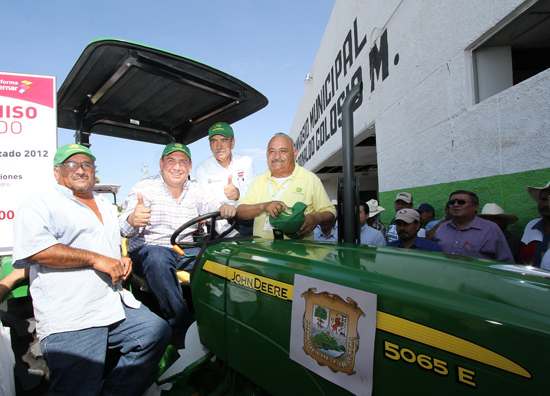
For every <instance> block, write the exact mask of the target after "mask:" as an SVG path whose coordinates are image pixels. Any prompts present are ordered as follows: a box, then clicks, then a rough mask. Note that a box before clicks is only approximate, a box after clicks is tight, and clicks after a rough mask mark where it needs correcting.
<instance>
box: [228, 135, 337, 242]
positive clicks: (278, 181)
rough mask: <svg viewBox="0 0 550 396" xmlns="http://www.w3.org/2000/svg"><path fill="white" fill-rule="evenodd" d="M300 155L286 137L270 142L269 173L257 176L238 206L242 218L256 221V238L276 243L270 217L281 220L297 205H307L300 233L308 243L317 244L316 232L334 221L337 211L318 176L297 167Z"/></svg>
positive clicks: (280, 136) (276, 138)
mask: <svg viewBox="0 0 550 396" xmlns="http://www.w3.org/2000/svg"><path fill="white" fill-rule="evenodd" d="M297 154H298V150H296V149H295V148H294V142H293V141H292V139H291V138H290V136H288V135H286V134H284V133H277V134H275V136H274V137H273V138H272V139H271V140H270V141H269V145H268V146H267V166H268V168H269V170H268V171H267V172H265V173H263V174H261V175H259V176H256V178H255V179H254V181H253V182H252V184H251V185H250V187H249V188H248V192H247V193H246V195H245V196H244V197H242V198H241V199H240V200H239V203H238V206H237V216H238V217H239V218H241V219H243V220H249V219H254V231H253V234H254V235H256V236H260V237H262V238H266V239H273V227H272V226H271V224H270V222H269V216H271V217H273V218H275V217H277V215H279V213H281V211H283V210H285V209H287V208H288V207H292V206H294V204H295V203H296V202H303V203H305V204H306V205H307V208H306V209H305V212H304V214H305V218H306V220H305V221H304V223H303V224H302V226H301V227H300V229H299V230H298V231H297V232H296V233H297V234H298V235H303V236H304V239H309V240H314V236H313V230H314V229H315V227H317V225H326V224H330V223H332V221H334V216H335V214H336V211H335V210H334V205H332V203H331V202H330V199H329V198H328V195H327V193H326V191H325V188H324V187H323V185H322V184H321V181H320V180H319V178H318V177H317V176H315V175H314V174H313V173H311V172H310V171H308V170H306V169H304V168H302V167H301V166H299V165H297V164H296V155H297ZM285 237H286V236H285Z"/></svg>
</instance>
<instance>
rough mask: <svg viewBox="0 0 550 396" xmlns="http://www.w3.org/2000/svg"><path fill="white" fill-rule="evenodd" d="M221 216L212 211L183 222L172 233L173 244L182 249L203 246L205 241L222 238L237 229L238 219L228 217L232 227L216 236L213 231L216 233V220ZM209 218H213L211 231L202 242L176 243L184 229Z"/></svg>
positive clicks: (171, 240) (171, 241)
mask: <svg viewBox="0 0 550 396" xmlns="http://www.w3.org/2000/svg"><path fill="white" fill-rule="evenodd" d="M219 216H220V212H210V213H206V214H203V215H201V216H198V217H195V218H194V219H191V220H189V221H188V222H187V223H185V224H183V225H182V226H180V227H179V228H178V229H177V230H176V231H174V233H173V234H172V237H171V238H170V243H171V244H172V246H174V245H178V246H179V247H180V248H182V249H189V248H192V247H202V244H203V243H204V242H207V241H212V240H215V239H221V238H223V237H225V236H226V235H227V234H229V233H230V232H231V231H233V229H235V226H236V225H237V221H236V220H235V219H234V218H232V219H226V220H227V221H228V222H229V224H230V225H231V227H229V228H228V229H227V230H225V231H224V232H222V233H221V234H220V235H218V236H215V237H214V236H213V233H214V230H215V228H216V227H215V226H214V222H215V221H216V218H217V217H219ZM207 219H212V225H211V227H210V233H209V234H207V235H205V236H204V237H203V239H202V242H180V243H176V239H178V236H179V235H180V234H181V233H182V232H183V230H185V229H187V228H189V227H190V226H192V225H193V224H196V223H198V222H200V221H203V220H207Z"/></svg>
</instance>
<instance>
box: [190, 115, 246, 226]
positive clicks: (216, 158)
mask: <svg viewBox="0 0 550 396" xmlns="http://www.w3.org/2000/svg"><path fill="white" fill-rule="evenodd" d="M208 141H209V143H210V150H212V154H213V155H212V157H209V158H207V159H205V160H204V161H203V162H201V163H200V165H199V166H197V169H196V170H195V178H196V179H197V182H199V183H201V184H202V185H204V186H205V187H206V188H208V189H209V190H210V191H212V193H213V194H214V196H215V197H216V198H217V199H218V200H219V201H220V202H224V203H228V204H230V205H233V206H235V207H236V206H237V201H238V200H239V198H240V197H244V195H245V194H246V192H247V191H248V186H249V185H250V183H252V180H254V178H255V177H256V172H255V171H254V162H253V161H252V158H250V157H248V156H246V155H239V154H235V153H233V152H232V150H233V148H234V147H235V135H234V133H233V128H231V126H230V125H229V124H227V123H225V122H217V123H215V124H214V125H212V126H211V127H210V129H209V130H208ZM252 224H253V222H252V221H251V220H247V221H241V222H240V224H239V225H238V227H237V231H238V232H239V234H241V235H251V234H252Z"/></svg>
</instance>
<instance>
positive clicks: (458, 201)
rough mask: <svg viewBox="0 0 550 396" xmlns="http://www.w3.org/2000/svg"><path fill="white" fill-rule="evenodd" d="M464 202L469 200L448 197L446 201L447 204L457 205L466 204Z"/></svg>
mask: <svg viewBox="0 0 550 396" xmlns="http://www.w3.org/2000/svg"><path fill="white" fill-rule="evenodd" d="M466 202H470V201H468V200H467V199H450V200H449V202H447V204H448V205H449V206H450V205H454V204H455V203H457V204H459V205H464V204H466Z"/></svg>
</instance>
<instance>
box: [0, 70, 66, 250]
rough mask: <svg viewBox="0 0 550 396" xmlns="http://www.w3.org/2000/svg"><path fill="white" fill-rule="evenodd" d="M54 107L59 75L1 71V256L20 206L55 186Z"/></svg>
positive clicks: (9, 241) (10, 245)
mask: <svg viewBox="0 0 550 396" xmlns="http://www.w3.org/2000/svg"><path fill="white" fill-rule="evenodd" d="M56 108H57V106H56V81H55V77H53V76H38V75H31V74H18V73H4V72H0V256H5V255H9V254H11V253H12V250H13V219H14V217H15V216H17V209H18V208H19V206H20V205H21V203H22V202H23V201H24V200H25V199H26V198H27V197H28V196H29V195H31V194H34V193H38V192H40V191H44V190H46V189H48V188H50V187H51V186H53V185H54V184H55V179H54V177H53V157H54V155H55V151H56V149H57V117H56Z"/></svg>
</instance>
